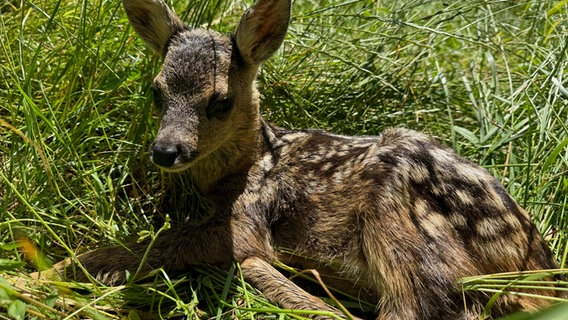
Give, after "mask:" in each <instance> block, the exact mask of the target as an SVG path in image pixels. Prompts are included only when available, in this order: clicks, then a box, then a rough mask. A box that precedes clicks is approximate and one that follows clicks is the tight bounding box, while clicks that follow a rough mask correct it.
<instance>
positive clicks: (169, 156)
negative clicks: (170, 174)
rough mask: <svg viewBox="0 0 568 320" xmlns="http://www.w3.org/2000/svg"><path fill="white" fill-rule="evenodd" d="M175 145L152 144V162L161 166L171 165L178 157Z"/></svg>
mask: <svg viewBox="0 0 568 320" xmlns="http://www.w3.org/2000/svg"><path fill="white" fill-rule="evenodd" d="M178 155H179V153H178V148H177V147H176V146H162V145H154V146H153V147H152V162H154V163H155V164H156V165H159V166H161V167H171V166H173V165H174V163H175V161H176V158H177V157H178Z"/></svg>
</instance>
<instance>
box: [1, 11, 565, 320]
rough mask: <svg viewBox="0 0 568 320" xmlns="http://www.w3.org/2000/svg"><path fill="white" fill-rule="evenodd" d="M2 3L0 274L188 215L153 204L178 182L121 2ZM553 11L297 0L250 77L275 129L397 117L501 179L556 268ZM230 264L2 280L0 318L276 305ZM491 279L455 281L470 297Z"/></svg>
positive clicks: (194, 312) (143, 58) (559, 202)
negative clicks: (159, 140) (136, 279)
mask: <svg viewBox="0 0 568 320" xmlns="http://www.w3.org/2000/svg"><path fill="white" fill-rule="evenodd" d="M174 4H175V7H176V10H177V12H178V13H179V14H180V15H181V16H183V17H184V19H185V21H187V22H188V23H189V24H190V25H191V26H211V27H212V28H214V29H216V30H220V31H223V32H230V31H232V30H233V28H234V25H235V24H236V23H237V21H238V18H239V17H240V14H241V13H242V11H243V10H244V9H245V8H247V7H248V6H249V5H250V4H251V1H250V0H247V1H233V0H215V1H204V0H196V1H189V0H183V1H176V2H175V3H174ZM189 4H191V8H189ZM0 13H1V15H0V71H1V72H0V270H3V271H2V272H5V273H6V274H7V275H11V276H13V275H25V274H26V273H27V272H30V271H32V270H33V267H32V266H31V265H30V264H27V265H26V264H25V263H22V262H23V261H25V260H24V257H23V256H22V255H21V253H20V251H18V249H17V247H18V245H17V241H18V240H22V239H30V240H31V241H32V242H33V243H35V244H36V246H37V248H38V249H39V251H40V252H42V253H43V254H44V256H45V257H44V260H45V261H44V264H45V265H49V264H51V263H53V262H56V261H58V260H61V259H63V258H64V257H68V256H72V255H74V254H77V253H79V252H83V251H86V250H89V249H92V248H95V247H99V246H104V245H112V244H117V243H122V242H124V241H127V239H132V238H136V237H137V234H138V233H139V232H141V231H144V230H154V229H155V230H157V229H158V228H160V227H161V226H162V224H163V221H164V219H165V216H166V214H169V215H170V216H172V217H174V218H175V217H178V218H179V216H181V215H183V214H184V213H185V212H187V211H188V210H190V209H191V208H185V207H184V206H175V207H174V206H173V205H172V203H171V202H172V201H173V202H175V203H180V202H179V201H178V200H179V199H174V200H171V201H170V202H168V200H166V199H165V197H164V195H165V194H167V193H168V190H169V188H170V187H171V186H172V185H173V184H176V183H177V184H178V187H180V186H181V187H182V188H184V187H185V186H184V185H183V182H179V181H176V179H175V177H173V176H170V175H167V174H163V173H160V172H158V171H157V169H155V168H154V167H152V166H151V165H150V164H149V162H148V159H147V146H148V145H149V143H150V142H151V141H152V139H153V136H154V134H155V132H156V129H157V121H156V118H155V117H154V113H153V111H152V108H151V102H150V101H151V97H150V94H149V92H150V90H149V88H150V83H151V80H152V78H153V76H154V75H155V74H156V73H157V71H158V70H159V65H160V61H159V59H158V58H157V57H155V56H153V55H152V54H151V52H150V51H149V50H148V49H146V48H145V47H144V45H143V43H142V42H141V41H140V40H139V39H138V38H137V37H136V36H135V34H134V32H133V31H132V30H131V28H130V27H129V25H128V21H127V19H126V15H125V13H124V12H123V9H122V7H121V4H120V2H119V1H79V2H77V1H70V0H56V1H52V0H49V1H47V0H37V1H25V0H22V1H15V0H7V1H4V2H2V3H1V4H0ZM567 20H568V4H567V2H566V1H561V0H521V1H497V0H489V1H483V0H472V1H450V2H444V1H426V0H403V1H390V0H387V1H363V0H352V1H341V0H336V1H325V0H297V1H296V2H295V3H294V7H293V20H292V25H291V29H290V32H289V35H288V37H287V40H286V42H285V44H284V46H283V47H282V49H281V50H280V51H279V52H278V54H277V55H276V56H275V57H273V58H272V59H271V60H270V61H269V62H267V63H266V65H265V66H264V68H263V69H262V71H261V73H260V76H259V85H260V86H261V92H262V101H263V110H262V111H263V113H264V115H265V116H266V118H267V119H268V120H270V121H271V122H274V123H276V124H279V125H281V126H285V127H290V128H306V127H313V128H321V129H326V130H330V131H333V132H337V133H346V134H367V135H371V134H377V133H379V132H380V131H382V130H383V129H385V128H388V127H392V126H403V127H408V128H412V129H416V130H419V131H422V132H425V133H428V134H431V135H433V136H435V137H436V138H437V139H439V140H440V141H441V142H442V143H444V144H445V145H448V146H450V147H452V148H454V149H455V150H457V152H458V153H460V154H462V155H463V156H465V157H467V158H469V159H471V160H473V161H476V162H478V163H480V164H481V165H483V166H484V167H486V168H488V169H489V170H490V171H491V172H492V173H493V174H495V176H497V177H498V178H499V179H500V180H501V181H502V182H503V184H504V185H505V187H506V188H507V190H508V191H509V192H510V193H511V194H512V195H513V196H514V197H515V198H516V199H517V200H518V201H519V203H521V204H522V205H523V206H524V207H525V208H526V209H528V211H529V212H530V213H531V215H532V217H533V218H534V221H535V223H536V225H537V226H538V228H539V230H540V231H541V232H542V233H543V234H544V235H545V236H546V238H547V239H548V240H549V243H550V247H551V249H552V250H553V252H554V254H555V256H556V257H557V259H558V261H559V263H560V265H561V266H562V267H565V266H566V264H567V255H568V248H567V245H568V225H567V224H568V218H567V217H565V215H566V214H568V128H567V126H568V79H567V77H566V75H567V73H566V70H568V66H567V64H568V51H567V46H568V33H567V30H566V25H567ZM180 184H181V185H180ZM186 188H187V187H186ZM187 196H189V197H191V192H190V190H188V192H187ZM24 265H26V266H25V267H24ZM235 268H238V266H235ZM232 274H233V273H227V272H226V271H220V270H216V269H214V268H210V267H199V268H195V270H191V271H190V272H189V273H188V274H187V275H186V276H185V277H184V278H182V279H175V280H174V279H169V278H168V277H167V275H165V274H163V273H161V272H158V273H157V274H156V278H155V280H154V282H153V283H150V284H143V285H137V286H133V287H112V288H106V287H101V286H97V285H94V284H73V283H59V284H57V285H54V286H50V285H37V284H36V285H34V284H29V285H25V286H24V287H23V288H18V291H11V290H10V289H6V284H4V283H3V282H2V283H0V288H4V289H0V318H2V319H5V318H15V319H20V318H19V316H21V315H22V312H23V311H22V310H23V308H24V307H26V306H27V307H28V312H29V314H30V315H34V314H36V318H38V319H42V318H65V317H68V318H86V317H88V318H95V319H106V318H110V319H114V318H120V317H125V316H128V317H130V318H132V319H137V317H138V318H146V317H147V316H148V315H149V314H154V315H156V314H159V315H160V316H161V317H163V318H173V317H181V316H183V315H186V316H189V317H192V316H203V317H217V318H230V317H238V318H247V319H252V318H253V315H256V316H257V317H258V315H259V314H267V313H271V312H276V311H278V310H280V309H279V308H278V307H276V306H274V305H272V304H270V303H269V302H267V301H266V300H265V299H263V298H262V296H261V295H259V294H258V293H257V292H256V291H254V289H252V288H251V287H250V286H248V285H246V284H245V283H244V282H243V281H242V279H241V278H239V277H236V278H233V277H232ZM237 274H238V272H237ZM228 275H231V276H228ZM506 278H507V277H505V279H506ZM492 279H493V278H492ZM531 279H532V278H531ZM497 280H498V279H497ZM0 281H1V280H0ZM476 281H477V282H476ZM527 281H532V280H530V279H529V280H527ZM495 283H499V281H496V282H492V281H487V279H485V278H479V279H477V280H476V279H467V281H466V282H465V284H466V285H467V286H468V289H471V290H482V291H483V290H493V289H495V288H496V287H495ZM78 286H81V287H80V288H78ZM70 287H72V288H74V291H70V290H69V288H70ZM497 288H498V290H499V287H497ZM498 290H497V291H498ZM344 302H345V303H346V304H354V303H355V304H356V303H358V302H357V301H356V300H355V299H351V300H349V299H347V301H344ZM134 310H137V311H134ZM553 311H554V310H553ZM280 312H283V313H280V314H281V315H284V317H285V318H297V316H296V315H294V314H293V312H289V311H288V312H284V311H282V310H280ZM546 317H547V316H546V315H544V316H543V317H541V318H539V319H546ZM551 317H552V316H549V318H551ZM156 318H159V317H156Z"/></svg>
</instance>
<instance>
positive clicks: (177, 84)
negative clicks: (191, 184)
mask: <svg viewBox="0 0 568 320" xmlns="http://www.w3.org/2000/svg"><path fill="white" fill-rule="evenodd" d="M123 3H124V8H125V9H126V13H127V15H128V19H129V20H130V23H131V24H132V26H133V27H134V30H135V31H136V33H137V34H138V35H139V36H140V37H141V38H142V39H143V40H144V41H145V42H146V44H147V45H148V46H149V47H150V48H151V49H152V50H153V51H155V52H156V53H159V54H161V55H162V57H163V58H164V62H163V66H162V70H161V71H160V73H159V74H158V75H157V76H156V78H155V79H154V83H153V90H154V98H155V104H156V106H157V108H158V109H160V110H161V122H160V128H159V130H158V134H157V136H156V138H155V140H154V142H153V143H152V146H151V148H150V153H151V159H152V162H154V164H156V165H158V166H159V167H161V168H163V169H165V170H168V171H182V170H185V169H187V168H189V167H191V166H192V165H193V164H195V163H196V162H198V161H200V160H201V159H205V158H207V157H208V156H210V155H211V154H214V153H217V154H219V155H220V156H222V157H226V158H234V157H239V155H235V154H234V153H235V152H234V151H231V150H243V149H245V150H246V149H247V148H246V144H247V143H248V144H254V142H255V141H250V140H251V139H254V138H253V137H254V135H255V134H256V135H258V129H259V125H260V120H259V119H260V118H259V110H258V108H259V106H258V93H257V91H256V88H255V87H254V78H255V76H256V73H257V71H258V67H259V66H260V64H262V62H264V61H265V60H266V59H268V58H269V57H270V56H271V55H272V54H273V53H274V52H275V51H276V50H277V49H278V47H279V46H280V44H281V43H282V41H283V40H284V36H285V34H286V30H287V28H288V23H289V19H290V0H281V1H279V0H259V1H258V2H257V3H256V4H255V5H254V6H253V7H252V8H250V9H249V10H248V11H247V12H245V14H244V15H243V17H242V18H241V22H240V24H239V26H238V28H237V30H236V32H235V34H234V35H232V36H228V35H221V34H219V33H217V32H214V31H211V30H204V29H190V28H189V27H187V26H186V25H185V24H184V23H183V22H182V21H181V20H180V19H179V18H178V17H177V16H176V15H175V13H174V12H173V11H172V10H170V9H169V8H168V7H167V6H166V4H165V3H164V2H163V1H162V0H123Z"/></svg>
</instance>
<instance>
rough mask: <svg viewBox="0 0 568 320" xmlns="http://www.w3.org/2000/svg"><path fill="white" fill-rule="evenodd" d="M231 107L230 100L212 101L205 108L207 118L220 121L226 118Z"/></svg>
mask: <svg viewBox="0 0 568 320" xmlns="http://www.w3.org/2000/svg"><path fill="white" fill-rule="evenodd" d="M232 107H233V100H232V99H229V98H222V99H216V100H213V102H212V103H211V104H210V105H209V107H208V108H207V118H208V119H211V118H217V119H219V120H221V119H223V118H225V117H226V116H227V114H228V113H229V111H230V110H231V108H232Z"/></svg>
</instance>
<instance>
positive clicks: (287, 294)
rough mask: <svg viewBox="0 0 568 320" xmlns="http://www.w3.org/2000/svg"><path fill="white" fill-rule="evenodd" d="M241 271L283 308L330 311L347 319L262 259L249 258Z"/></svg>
mask: <svg viewBox="0 0 568 320" xmlns="http://www.w3.org/2000/svg"><path fill="white" fill-rule="evenodd" d="M241 269H242V272H243V276H244V278H245V280H246V281H247V282H249V283H250V284H251V285H253V286H254V287H255V288H256V289H258V290H260V291H261V292H262V293H263V294H264V295H265V296H266V297H267V298H268V299H269V300H270V301H273V302H276V303H278V304H279V305H280V306H281V307H283V308H286V309H296V310H322V311H330V312H332V313H334V314H336V315H338V316H339V317H342V318H343V317H345V315H343V314H342V313H341V312H340V311H339V310H337V309H335V308H333V307H331V306H330V305H328V304H326V303H325V302H323V301H322V300H321V299H319V298H317V297H314V296H313V295H311V294H309V293H308V292H306V291H304V290H303V289H302V288H300V287H299V286H297V285H296V284H295V283H293V282H292V281H291V280H290V279H288V278H286V277H285V276H284V275H282V274H281V273H280V272H279V271H278V270H276V269H275V268H274V267H273V266H272V265H270V264H269V263H268V262H266V261H264V260H262V259H260V258H256V257H251V258H247V259H246V260H245V261H243V262H242V263H241ZM308 316H309V317H311V318H313V319H329V318H331V317H329V316H323V315H308Z"/></svg>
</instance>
